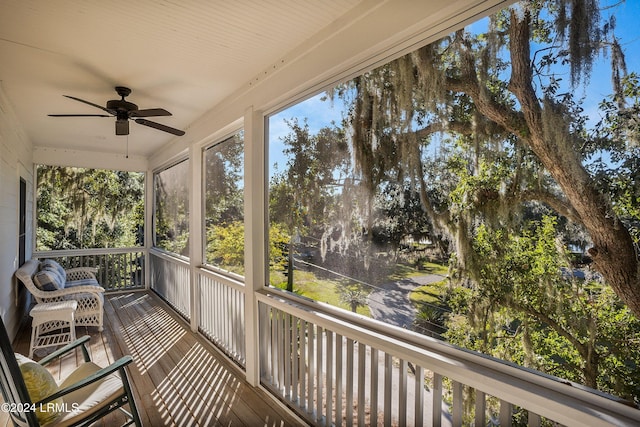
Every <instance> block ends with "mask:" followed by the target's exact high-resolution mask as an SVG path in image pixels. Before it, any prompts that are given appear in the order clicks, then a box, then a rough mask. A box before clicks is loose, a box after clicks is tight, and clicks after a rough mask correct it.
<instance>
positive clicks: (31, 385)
mask: <svg viewBox="0 0 640 427" xmlns="http://www.w3.org/2000/svg"><path fill="white" fill-rule="evenodd" d="M16 360H17V361H18V366H19V367H20V372H22V377H23V378H24V383H25V384H26V386H27V391H28V392H29V397H30V398H31V401H32V403H35V402H39V401H40V400H42V399H44V398H45V397H47V396H50V395H51V394H53V393H55V392H56V391H58V385H57V384H56V381H55V380H54V379H53V375H51V373H50V372H49V371H47V369H46V368H45V367H44V366H42V365H40V364H39V363H37V362H34V361H33V360H31V359H29V358H28V357H25V356H23V355H21V354H16ZM62 403H63V402H62V399H61V398H60V399H56V400H53V401H52V402H51V404H46V405H38V406H36V410H35V413H36V418H38V421H39V422H40V424H41V425H44V424H46V423H49V422H51V421H53V420H55V419H56V418H58V417H59V416H60V415H61V412H60V408H62V407H63V404H62Z"/></svg>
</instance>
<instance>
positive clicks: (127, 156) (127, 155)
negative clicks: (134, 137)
mask: <svg viewBox="0 0 640 427" xmlns="http://www.w3.org/2000/svg"><path fill="white" fill-rule="evenodd" d="M125 158H127V159H128V158H129V135H127V154H126V157H125Z"/></svg>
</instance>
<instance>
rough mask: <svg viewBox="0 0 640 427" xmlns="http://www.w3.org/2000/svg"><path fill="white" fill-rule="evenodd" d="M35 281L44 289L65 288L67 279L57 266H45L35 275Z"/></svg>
mask: <svg viewBox="0 0 640 427" xmlns="http://www.w3.org/2000/svg"><path fill="white" fill-rule="evenodd" d="M33 283H35V285H36V286H37V287H38V288H40V289H42V290H43V291H55V290H58V289H64V283H65V280H64V279H63V277H62V276H61V275H60V273H59V272H58V271H57V270H56V269H55V267H51V266H44V267H42V268H41V269H40V271H38V272H37V273H36V274H34V275H33Z"/></svg>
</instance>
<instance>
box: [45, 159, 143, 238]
mask: <svg viewBox="0 0 640 427" xmlns="http://www.w3.org/2000/svg"><path fill="white" fill-rule="evenodd" d="M143 195H144V175H143V174H142V173H133V172H122V171H111V170H99V169H83V168H70V167H59V166H42V165H40V166H38V168H37V230H36V246H37V249H38V250H55V249H79V248H95V247H102V248H107V247H130V246H136V245H142V244H143V242H142V233H141V230H142V228H143V224H144V197H143Z"/></svg>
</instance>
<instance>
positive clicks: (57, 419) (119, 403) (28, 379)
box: [0, 319, 142, 427]
mask: <svg viewBox="0 0 640 427" xmlns="http://www.w3.org/2000/svg"><path fill="white" fill-rule="evenodd" d="M0 325H1V327H0V349H1V350H2V355H1V356H0V366H1V367H2V375H1V377H0V385H1V386H2V396H3V398H4V405H3V409H4V408H6V409H7V410H8V411H9V416H10V418H11V420H12V421H13V424H14V425H16V426H29V427H31V426H44V425H46V426H52V427H53V426H56V427H57V426H87V425H90V424H92V423H93V422H95V421H96V420H98V419H100V418H102V417H104V416H105V415H107V414H109V413H111V412H113V411H115V410H116V409H120V410H121V411H122V412H124V413H125V415H126V417H127V421H126V423H125V424H124V425H131V424H135V425H136V426H138V427H140V426H141V425H142V424H141V422H140V416H139V414H138V410H137V408H136V404H135V401H134V399H133V393H132V391H131V386H130V385H129V379H128V376H127V371H126V366H127V365H128V364H129V363H131V362H132V360H133V359H132V358H131V356H124V357H122V358H121V359H119V360H117V361H116V362H114V363H113V364H111V365H110V366H108V367H106V368H100V366H98V365H96V364H95V363H93V362H91V359H90V357H89V352H88V350H87V345H86V344H87V342H88V341H89V336H84V337H82V338H80V339H79V340H76V341H75V342H73V343H70V344H68V345H66V346H64V347H62V348H61V349H59V350H57V351H55V352H53V353H52V354H50V355H49V356H47V357H45V358H43V359H42V360H40V361H39V362H34V361H32V360H30V359H27V358H26V357H24V356H21V355H16V354H15V353H14V352H13V349H12V347H11V342H10V341H9V336H8V334H7V330H6V329H5V326H4V322H3V321H2V319H0ZM76 348H80V349H81V350H82V355H83V357H84V362H85V363H83V364H81V365H80V366H78V367H77V368H76V369H75V370H74V371H73V372H72V373H71V375H69V376H68V377H67V378H66V379H65V380H64V381H62V382H61V383H60V384H59V385H58V384H56V383H55V381H54V380H53V376H52V375H51V374H50V373H49V372H48V371H47V370H46V368H44V366H45V365H46V364H48V363H49V362H52V361H54V360H56V359H58V358H59V357H60V356H62V355H64V354H66V353H68V352H70V351H72V350H74V349H76ZM17 359H20V360H21V361H22V363H20V364H19V363H18V360H17ZM126 405H129V411H127V410H125V408H124V407H125V406H126Z"/></svg>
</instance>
